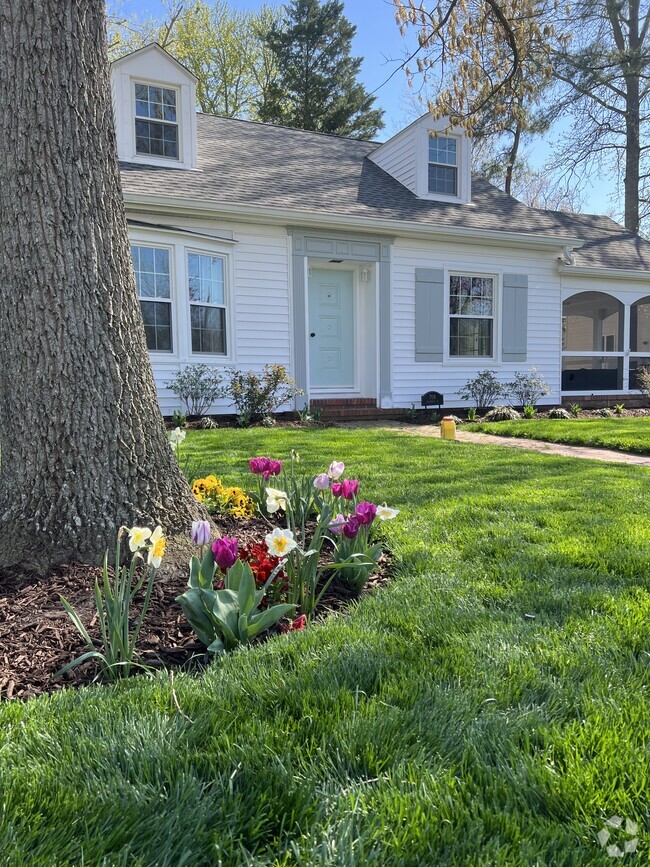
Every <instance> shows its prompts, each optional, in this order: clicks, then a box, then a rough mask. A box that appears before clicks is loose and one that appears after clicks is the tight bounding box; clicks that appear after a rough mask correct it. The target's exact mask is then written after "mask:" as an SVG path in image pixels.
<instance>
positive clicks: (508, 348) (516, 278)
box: [502, 274, 528, 361]
mask: <svg viewBox="0 0 650 867" xmlns="http://www.w3.org/2000/svg"><path fill="white" fill-rule="evenodd" d="M502 327H503V353H502V360H503V361H526V358H527V357H528V274H504V275H503V316H502Z"/></svg>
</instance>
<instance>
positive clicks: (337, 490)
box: [332, 482, 343, 497]
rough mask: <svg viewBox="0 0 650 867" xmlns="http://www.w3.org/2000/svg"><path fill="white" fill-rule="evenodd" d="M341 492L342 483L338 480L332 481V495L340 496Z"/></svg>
mask: <svg viewBox="0 0 650 867" xmlns="http://www.w3.org/2000/svg"><path fill="white" fill-rule="evenodd" d="M342 493H343V485H342V484H341V483H340V482H332V496H334V497H340V496H341V494H342Z"/></svg>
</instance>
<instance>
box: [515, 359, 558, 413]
mask: <svg viewBox="0 0 650 867" xmlns="http://www.w3.org/2000/svg"><path fill="white" fill-rule="evenodd" d="M503 392H504V394H505V395H506V396H507V397H508V399H509V400H510V403H511V404H512V405H513V406H529V405H530V406H533V407H535V406H537V402H538V401H539V399H540V397H544V395H547V394H550V393H551V389H550V386H549V384H548V383H547V382H546V380H545V379H544V377H543V375H542V373H541V372H540V369H539V368H538V367H531V368H530V370H528V371H526V372H525V373H523V372H522V371H520V370H518V371H516V373H515V376H514V379H513V380H512V381H511V382H507V383H506V384H505V386H504V387H503Z"/></svg>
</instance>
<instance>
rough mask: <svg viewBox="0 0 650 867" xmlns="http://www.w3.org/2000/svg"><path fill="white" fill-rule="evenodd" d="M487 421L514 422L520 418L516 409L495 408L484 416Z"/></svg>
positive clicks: (506, 407)
mask: <svg viewBox="0 0 650 867" xmlns="http://www.w3.org/2000/svg"><path fill="white" fill-rule="evenodd" d="M485 418H486V419H487V420H488V421H514V420H515V419H518V418H520V415H519V413H518V412H517V410H516V409H514V408H513V407H511V406H495V407H494V409H491V410H490V411H489V412H488V413H487V414H486V416H485Z"/></svg>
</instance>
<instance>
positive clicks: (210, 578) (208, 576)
mask: <svg viewBox="0 0 650 867" xmlns="http://www.w3.org/2000/svg"><path fill="white" fill-rule="evenodd" d="M216 571H217V564H216V563H215V562H214V554H213V553H212V545H208V550H207V551H206V552H205V554H204V555H203V562H202V563H201V586H202V587H212V586H213V584H214V573H215V572H216Z"/></svg>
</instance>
